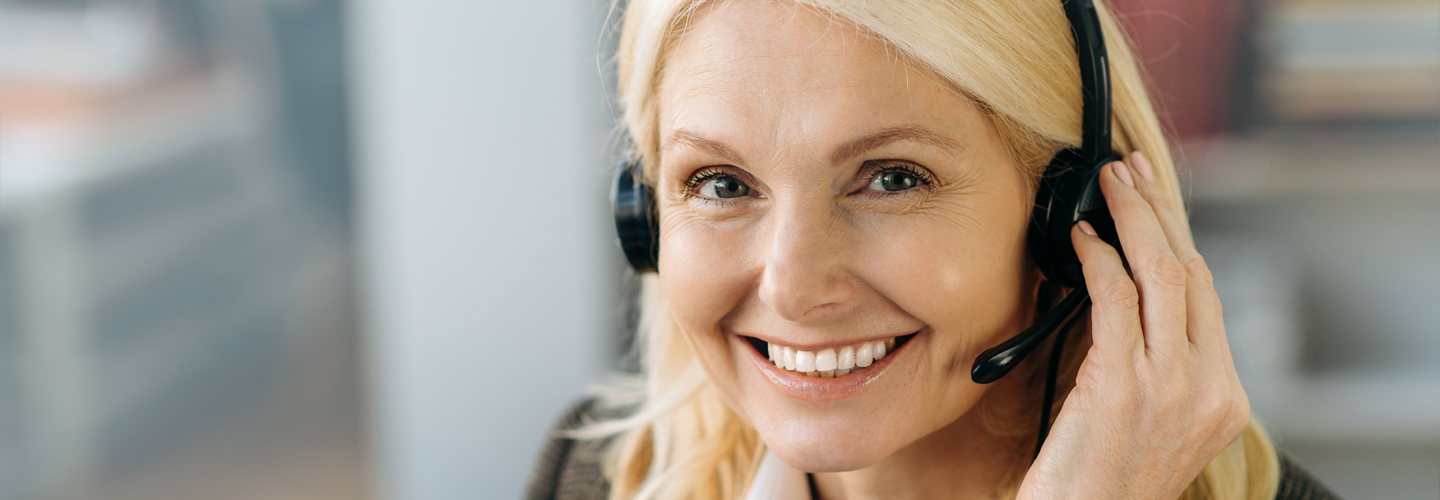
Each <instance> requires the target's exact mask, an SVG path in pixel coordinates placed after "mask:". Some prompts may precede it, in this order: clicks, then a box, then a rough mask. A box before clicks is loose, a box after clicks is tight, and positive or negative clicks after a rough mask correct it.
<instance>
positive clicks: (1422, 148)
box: [1179, 117, 1440, 203]
mask: <svg viewBox="0 0 1440 500" xmlns="http://www.w3.org/2000/svg"><path fill="white" fill-rule="evenodd" d="M1437 118H1440V117H1437ZM1180 152H1181V154H1180V156H1179V158H1180V163H1181V168H1182V171H1181V172H1182V174H1181V175H1182V179H1184V178H1185V177H1184V176H1186V175H1188V176H1189V179H1188V181H1189V182H1188V184H1189V187H1190V194H1191V196H1192V201H1193V202H1194V203H1207V202H1226V201H1236V200H1243V199H1269V198H1277V197H1294V196H1342V197H1351V196H1368V195H1391V194H1403V193H1416V194H1419V193H1427V194H1428V193H1440V130H1437V129H1435V128H1431V127H1415V128H1414V129H1401V130H1396V131H1392V132H1385V133H1366V132H1353V133H1351V132H1332V133H1324V132H1319V133H1285V132H1269V133H1262V134H1258V135H1256V136H1252V137H1222V138H1218V139H1212V140H1209V141H1206V142H1201V143H1194V144H1187V145H1184V146H1183V147H1181V148H1180Z"/></svg>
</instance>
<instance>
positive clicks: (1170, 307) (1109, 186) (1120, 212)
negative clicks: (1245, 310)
mask: <svg viewBox="0 0 1440 500" xmlns="http://www.w3.org/2000/svg"><path fill="white" fill-rule="evenodd" d="M1105 169H1106V172H1104V173H1103V174H1102V175H1101V179H1100V189H1101V190H1103V191H1104V192H1105V200H1106V202H1107V204H1108V205H1109V207H1110V215H1111V216H1112V217H1114V219H1115V230H1116V232H1117V233H1119V235H1120V245H1121V246H1122V247H1123V248H1124V249H1125V257H1126V259H1128V260H1129V261H1130V270H1131V272H1132V273H1134V276H1135V279H1134V282H1135V286H1136V288H1137V289H1138V290H1139V292H1140V321H1141V328H1142V330H1143V331H1144V332H1145V345H1146V346H1147V347H1150V348H1152V349H1169V350H1171V351H1173V350H1174V349H1177V348H1179V347H1180V346H1182V345H1187V343H1188V342H1189V337H1188V336H1187V334H1186V315H1185V309H1186V307H1185V306H1186V297H1185V279H1186V276H1185V271H1184V269H1183V268H1182V267H1181V266H1180V260H1179V259H1177V258H1176V257H1175V252H1174V251H1173V250H1171V249H1170V242H1169V240H1167V239H1166V237H1165V232H1164V231H1163V230H1162V229H1161V228H1160V222H1159V220H1158V219H1156V217H1155V211H1154V209H1152V208H1151V207H1150V203H1149V202H1148V201H1146V200H1145V198H1143V197H1141V196H1140V193H1139V191H1137V190H1136V189H1135V187H1133V184H1134V182H1135V181H1134V178H1135V176H1136V174H1134V173H1132V172H1130V170H1129V168H1128V167H1126V166H1125V164H1123V163H1120V162H1112V163H1110V164H1109V165H1106V166H1105Z"/></svg>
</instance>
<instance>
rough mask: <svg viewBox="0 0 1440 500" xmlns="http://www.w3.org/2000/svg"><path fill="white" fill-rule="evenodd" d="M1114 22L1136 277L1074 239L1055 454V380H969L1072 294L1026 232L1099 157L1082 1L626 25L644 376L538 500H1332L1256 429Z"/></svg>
mask: <svg viewBox="0 0 1440 500" xmlns="http://www.w3.org/2000/svg"><path fill="white" fill-rule="evenodd" d="M1099 11H1100V12H1099V14H1100V20H1101V27H1102V28H1103V29H1102V30H1101V31H1102V32H1103V33H1104V36H1105V37H1106V40H1105V42H1106V45H1107V46H1108V47H1109V53H1110V60H1111V70H1110V74H1109V77H1110V80H1111V82H1110V84H1111V92H1112V97H1113V102H1112V111H1113V118H1114V121H1113V138H1112V141H1111V144H1110V146H1111V148H1113V150H1114V151H1116V152H1120V153H1125V156H1124V161H1123V162H1114V163H1111V164H1108V165H1106V166H1105V167H1104V169H1103V170H1102V171H1101V173H1100V175H1099V183H1100V188H1101V189H1102V190H1103V192H1104V195H1105V199H1106V200H1108V206H1109V209H1110V212H1111V213H1112V214H1113V216H1114V221H1115V226H1116V228H1117V229H1118V233H1119V242H1120V243H1121V248H1124V249H1125V250H1124V255H1123V256H1124V260H1122V255H1121V252H1120V251H1119V250H1117V249H1116V248H1114V247H1112V246H1110V245H1107V244H1106V243H1105V242H1104V241H1102V240H1101V239H1100V238H1099V237H1097V236H1096V231H1095V228H1094V227H1092V226H1091V225H1089V224H1086V223H1083V222H1082V223H1080V224H1076V225H1075V226H1074V228H1073V229H1072V230H1071V232H1070V234H1069V235H1068V236H1069V238H1070V241H1071V242H1072V243H1073V245H1074V249H1075V253H1076V254H1077V255H1078V256H1079V259H1080V262H1081V263H1082V264H1083V272H1084V276H1083V279H1084V282H1085V284H1086V285H1087V286H1088V289H1089V290H1090V291H1091V294H1092V295H1093V299H1094V305H1093V307H1092V309H1091V311H1090V313H1089V314H1088V316H1087V318H1088V319H1087V320H1086V321H1081V322H1080V325H1081V326H1079V327H1077V328H1074V332H1073V333H1072V334H1070V335H1068V336H1065V337H1061V338H1064V339H1067V340H1065V342H1066V344H1067V345H1066V346H1064V349H1063V350H1062V351H1061V352H1063V353H1066V354H1067V356H1066V357H1064V358H1063V359H1061V360H1060V361H1061V362H1060V363H1059V365H1058V379H1059V380H1058V384H1059V386H1060V388H1061V390H1060V394H1061V397H1059V398H1057V399H1058V401H1057V402H1055V403H1054V404H1053V406H1054V408H1055V409H1056V411H1057V413H1054V414H1055V415H1056V417H1055V418H1054V422H1053V427H1051V428H1050V429H1049V432H1048V436H1047V437H1045V438H1044V440H1043V447H1042V448H1041V449H1040V451H1039V453H1038V456H1037V455H1036V454H1035V452H1034V450H1035V448H1036V445H1037V443H1038V442H1041V436H1040V433H1039V432H1037V430H1036V429H1037V428H1041V427H1042V426H1043V425H1044V424H1048V423H1049V420H1048V419H1046V417H1045V416H1043V415H1042V414H1043V413H1044V412H1042V411H1040V410H1041V406H1042V405H1044V398H1043V397H1042V393H1043V392H1044V391H1043V390H1042V389H1041V388H1042V386H1043V385H1044V383H1045V382H1044V381H1045V378H1046V363H1045V360H1044V358H1045V357H1044V356H1030V357H1029V358H1027V359H1025V360H1024V361H1023V362H1021V363H1019V364H1018V365H1016V366H1017V367H1016V368H1015V369H1014V371H1013V372H1011V373H1009V374H1008V375H1006V376H1004V377H1002V378H1000V379H999V381H997V382H995V383H993V384H977V383H975V382H974V381H973V380H972V377H971V376H970V375H971V374H970V373H969V372H970V369H971V363H970V362H971V360H974V359H976V357H977V356H978V355H980V354H981V353H982V351H985V350H987V349H989V348H991V347H993V346H995V345H996V344H999V343H1001V342H1003V341H1004V340H1005V339H1008V338H1011V337H1012V336H1014V335H1016V334H1017V333H1019V332H1021V331H1022V330H1025V329H1026V328H1027V327H1028V326H1030V325H1031V324H1032V323H1034V322H1035V321H1036V319H1037V310H1045V309H1049V308H1050V307H1052V306H1054V305H1055V302H1056V297H1058V296H1059V295H1058V294H1057V293H1056V290H1055V288H1056V287H1055V286H1052V285H1050V284H1047V283H1046V279H1045V278H1044V276H1043V275H1042V273H1041V272H1040V271H1038V270H1037V267H1036V263H1035V262H1034V260H1032V257H1031V255H1030V254H1029V253H1028V252H1027V246H1026V237H1027V231H1028V230H1029V228H1030V223H1029V221H1030V218H1031V213H1032V206H1033V205H1034V204H1035V203H1036V189H1037V185H1038V184H1039V183H1040V181H1041V174H1042V172H1043V171H1044V168H1045V166H1046V165H1047V163H1048V162H1049V161H1050V159H1051V158H1052V157H1053V156H1055V155H1056V154H1057V152H1060V151H1061V150H1062V149H1064V148H1066V147H1068V146H1075V145H1078V144H1079V143H1080V142H1081V120H1082V112H1081V108H1082V105H1081V104H1082V100H1083V99H1082V96H1081V91H1080V88H1081V86H1080V77H1079V75H1078V71H1077V63H1076V58H1077V55H1076V50H1075V42H1074V40H1073V39H1072V38H1071V26H1070V23H1069V21H1067V18H1066V16H1065V14H1064V11H1063V10H1062V7H1061V2H1060V0H1023V1H1022V0H971V1H961V2H940V1H930V2H919V1H913V0H892V1H878V0H849V1H846V0H812V1H795V2H786V1H760V0H756V1H740V0H736V1H719V2H705V1H699V0H633V1H631V2H629V4H628V6H627V8H626V13H625V21H624V25H623V26H624V27H623V34H622V38H621V46H620V53H619V63H620V64H619V72H620V92H621V96H622V104H623V109H624V111H625V123H626V125H627V127H628V131H629V139H630V140H631V142H632V144H633V146H634V149H635V153H636V154H637V155H638V156H639V158H640V164H641V165H642V173H643V178H644V179H645V182H646V184H647V185H648V186H649V187H650V189H651V190H652V191H653V192H654V195H653V196H654V198H653V199H654V203H655V206H656V211H657V212H658V215H659V223H658V226H659V227H658V244H659V255H658V272H657V273H654V274H646V275H644V276H643V278H642V279H643V293H642V296H643V297H642V301H643V302H642V318H641V326H640V337H639V338H640V340H639V341H638V345H639V349H640V353H641V354H642V363H643V368H644V370H643V373H644V380H643V383H640V384H637V385H636V386H635V387H636V388H635V389H634V390H632V391H623V390H612V391H611V392H609V393H608V394H607V395H605V396H602V397H601V398H600V399H598V400H595V401H591V402H588V403H586V404H585V405H582V407H581V408H580V409H578V410H577V411H576V413H574V414H573V415H572V418H571V422H569V423H567V424H565V426H566V427H567V428H568V427H575V426H577V425H579V424H581V423H588V424H589V425H587V426H584V427H581V428H580V429H578V430H575V431H572V432H570V433H565V434H560V435H558V436H557V438H556V439H555V440H554V441H553V442H552V443H551V447H550V448H549V449H547V452H546V455H545V457H544V459H543V460H542V464H541V468H540V471H539V472H538V473H537V476H536V480H535V484H534V486H533V487H532V492H531V493H532V496H536V497H550V496H558V497H562V498H601V497H607V496H608V498H612V499H627V498H660V499H672V498H695V499H704V498H717V499H720V498H725V499H729V498H792V497H797V496H798V497H806V496H809V497H814V498H824V499H854V498H1006V497H1017V498H1054V497H1061V496H1064V497H1075V498H1177V497H1184V498H1217V499H1220V498H1224V499H1241V498H1244V499H1268V498H1276V497H1277V495H1278V496H1279V497H1281V498H1323V497H1324V495H1325V493H1324V491H1323V489H1320V487H1319V486H1318V485H1316V484H1315V483H1313V482H1311V481H1310V480H1309V479H1308V478H1307V477H1306V476H1305V475H1304V474H1303V472H1301V471H1299V470H1298V469H1295V468H1293V467H1292V466H1289V465H1288V464H1287V463H1284V462H1283V461H1282V460H1281V459H1279V458H1277V454H1276V452H1275V449H1274V447H1273V446H1272V444H1271V442H1270V440H1269V439H1268V438H1267V436H1266V435H1265V433H1264V431H1263V430H1262V429H1261V428H1260V427H1259V426H1258V425H1257V424H1255V423H1254V422H1253V421H1252V420H1251V417H1250V411H1249V404H1248V401H1247V399H1246V396H1245V392H1244V389H1243V388H1242V387H1241V386H1240V384H1239V381H1238V379H1237V377H1236V374H1235V369H1234V366H1233V364H1232V362H1231V359H1230V353H1229V349H1228V347H1227V345H1226V341H1225V333H1224V327H1223V324H1222V322H1221V314H1220V303H1219V301H1218V299H1217V298H1216V296H1215V292H1214V289H1213V288H1212V287H1211V285H1210V278H1209V273H1208V271H1207V269H1206V267H1205V264H1204V261H1203V260H1202V259H1201V258H1200V256H1199V255H1198V254H1197V253H1196V252H1195V249H1194V246H1193V244H1192V242H1191V240H1190V234H1189V229H1188V226H1187V223H1186V220H1185V215H1184V212H1183V211H1182V210H1181V209H1180V207H1181V200H1180V195H1179V192H1180V191H1179V185H1178V182H1177V180H1176V175H1175V171H1174V167H1173V164H1172V162H1171V159H1170V155H1169V152H1168V150H1167V147H1166V143H1165V140H1164V137H1163V135H1162V133H1161V130H1160V126H1159V124H1158V121H1157V119H1156V116H1155V113H1154V111H1153V109H1152V108H1151V105H1150V101H1149V99H1148V97H1147V96H1146V94H1145V91H1144V84H1143V82H1142V80H1141V78H1140V76H1139V74H1138V72H1137V69H1136V66H1135V63H1134V60H1133V58H1132V56H1131V54H1130V52H1129V50H1128V48H1127V45H1126V43H1125V40H1124V39H1123V37H1122V36H1121V35H1120V34H1119V33H1120V31H1119V28H1118V27H1117V26H1116V24H1115V23H1114V21H1113V19H1112V18H1111V17H1110V16H1109V15H1108V13H1107V12H1105V11H1104V9H1103V7H1100V8H1099ZM1127 268H1128V269H1127ZM1051 342H1053V340H1052V341H1051ZM1041 352H1049V351H1046V350H1045V349H1041ZM1041 419H1046V421H1045V422H1044V424H1042V423H1041V422H1040V420H1041ZM1307 488H1309V489H1315V490H1316V491H1298V490H1299V489H1307ZM1301 493H1305V494H1313V495H1315V496H1300V494H1301Z"/></svg>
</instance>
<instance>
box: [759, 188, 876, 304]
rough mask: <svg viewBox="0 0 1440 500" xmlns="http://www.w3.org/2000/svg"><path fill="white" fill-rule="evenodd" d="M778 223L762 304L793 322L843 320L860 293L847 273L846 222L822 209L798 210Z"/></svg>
mask: <svg viewBox="0 0 1440 500" xmlns="http://www.w3.org/2000/svg"><path fill="white" fill-rule="evenodd" d="M774 217H775V219H774V220H773V223H772V224H771V226H770V227H771V233H770V234H769V235H767V238H766V239H768V240H769V243H770V245H769V246H770V248H769V249H768V250H769V251H768V253H767V255H766V260H765V270H764V274H763V275H762V277H761V281H760V291H759V293H760V301H761V302H764V303H765V304H766V305H768V306H770V308H771V309H773V310H774V311H775V312H776V313H778V314H779V315H780V317H782V318H784V319H785V320H786V321H791V322H805V323H813V322H823V321H825V320H826V319H827V318H833V317H836V316H838V315H839V314H840V313H841V311H842V310H843V309H844V307H845V305H846V304H847V303H849V301H850V299H851V298H852V297H854V295H855V289H856V284H855V282H854V279H853V277H852V276H850V274H849V273H848V272H846V271H845V268H844V258H845V257H844V254H845V251H844V250H845V248H844V247H845V234H846V228H845V227H844V222H843V221H842V220H841V218H839V217H836V216H835V215H833V214H831V213H829V210H828V209H825V208H819V207H812V208H806V207H795V208H793V209H788V210H784V211H777V212H775V215H774Z"/></svg>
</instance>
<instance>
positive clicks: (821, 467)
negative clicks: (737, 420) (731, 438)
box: [760, 418, 906, 472]
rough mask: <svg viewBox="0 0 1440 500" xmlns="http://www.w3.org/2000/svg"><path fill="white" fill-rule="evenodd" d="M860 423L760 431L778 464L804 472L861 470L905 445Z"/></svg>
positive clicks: (792, 423)
mask: <svg viewBox="0 0 1440 500" xmlns="http://www.w3.org/2000/svg"><path fill="white" fill-rule="evenodd" d="M837 420H842V421H837ZM843 420H849V421H848V422H847V421H843ZM861 420H862V419H834V418H827V419H824V420H811V419H795V420H788V421H785V422H781V423H777V424H776V425H773V426H770V427H771V429H769V432H766V431H761V432H760V438H761V439H762V440H764V441H765V446H766V447H767V448H769V449H770V452H771V453H774V454H775V456H776V457H779V458H780V460H781V461H783V462H785V463H786V464H788V465H789V466H791V467H794V468H796V469H800V470H802V471H805V472H846V471H852V470H859V469H864V468H867V467H870V466H872V465H875V464H877V463H879V462H880V461H881V460H884V459H885V458H886V457H889V456H890V455H891V454H893V453H895V451H896V450H899V449H900V448H902V447H904V445H905V444H906V443H905V442H902V441H903V440H902V439H899V436H887V435H885V434H886V432H884V431H882V430H881V429H876V428H875V427H876V425H875V424H868V423H862V422H861ZM877 431H880V432H877Z"/></svg>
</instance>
